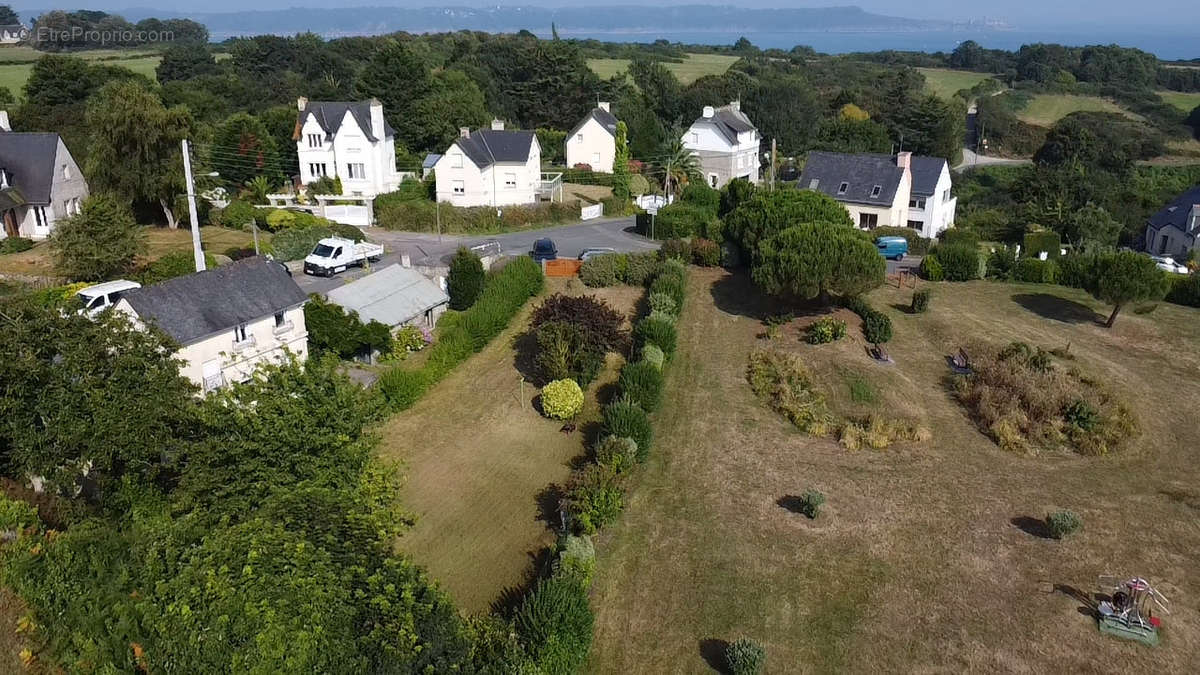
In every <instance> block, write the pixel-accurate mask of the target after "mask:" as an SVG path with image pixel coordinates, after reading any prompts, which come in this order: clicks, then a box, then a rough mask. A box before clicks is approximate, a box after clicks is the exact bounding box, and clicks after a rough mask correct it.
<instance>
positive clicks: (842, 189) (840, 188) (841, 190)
mask: <svg viewBox="0 0 1200 675" xmlns="http://www.w3.org/2000/svg"><path fill="white" fill-rule="evenodd" d="M849 189H850V184H849V183H845V182H843V183H842V184H841V185H839V186H838V194H839V195H844V194H846V190H849Z"/></svg>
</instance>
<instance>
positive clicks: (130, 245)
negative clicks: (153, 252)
mask: <svg viewBox="0 0 1200 675" xmlns="http://www.w3.org/2000/svg"><path fill="white" fill-rule="evenodd" d="M50 250H51V253H52V254H53V255H54V262H55V265H56V266H57V268H58V270H59V271H60V272H61V273H62V274H64V275H65V276H67V277H70V278H72V279H79V280H81V281H103V280H105V279H110V278H112V277H114V276H118V275H120V274H121V273H123V272H126V271H128V270H130V269H132V267H133V263H134V260H135V258H136V257H137V256H138V255H139V254H141V253H143V252H144V251H145V250H146V235H145V232H143V231H142V229H141V228H140V227H138V225H137V223H136V222H135V221H134V219H133V214H132V213H130V211H129V205H128V204H123V203H121V202H120V201H119V200H118V199H117V198H116V197H114V196H112V195H108V194H98V195H93V196H91V197H88V198H87V199H85V200H83V209H82V211H80V212H79V213H77V214H75V215H73V216H70V217H68V218H65V219H63V220H62V221H59V222H58V223H57V224H56V226H55V228H54V232H53V233H52V235H51V237H50Z"/></svg>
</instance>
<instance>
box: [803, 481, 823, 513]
mask: <svg viewBox="0 0 1200 675" xmlns="http://www.w3.org/2000/svg"><path fill="white" fill-rule="evenodd" d="M823 504H825V495H824V494H821V491H820V490H816V489H814V488H809V489H807V490H805V491H804V494H802V495H800V513H803V514H804V515H806V516H808V517H809V518H816V517H817V516H818V515H820V513H821V506H822V505H823Z"/></svg>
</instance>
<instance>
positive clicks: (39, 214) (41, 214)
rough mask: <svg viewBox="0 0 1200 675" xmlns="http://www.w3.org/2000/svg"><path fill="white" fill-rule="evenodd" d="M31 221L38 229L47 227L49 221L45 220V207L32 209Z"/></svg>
mask: <svg viewBox="0 0 1200 675" xmlns="http://www.w3.org/2000/svg"><path fill="white" fill-rule="evenodd" d="M33 219H34V221H35V224H36V225H37V226H38V227H49V226H50V221H49V220H48V219H47V218H46V207H44V206H35V207H33Z"/></svg>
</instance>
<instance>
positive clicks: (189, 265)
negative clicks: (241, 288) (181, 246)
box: [132, 251, 217, 286]
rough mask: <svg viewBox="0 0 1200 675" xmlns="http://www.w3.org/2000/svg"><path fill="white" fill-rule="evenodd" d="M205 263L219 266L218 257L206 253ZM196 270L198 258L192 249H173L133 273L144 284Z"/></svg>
mask: <svg viewBox="0 0 1200 675" xmlns="http://www.w3.org/2000/svg"><path fill="white" fill-rule="evenodd" d="M204 265H205V267H206V268H208V269H210V270H211V269H215V268H216V267H217V259H216V258H214V257H212V255H210V254H208V253H205V254H204ZM195 271H196V259H195V257H194V256H193V255H192V252H191V251H172V252H170V253H167V254H166V255H164V256H162V257H161V258H159V259H157V260H153V261H151V262H149V263H147V264H145V265H143V266H142V267H140V268H138V269H137V270H135V271H134V273H133V275H132V276H133V279H134V281H137V282H138V283H139V284H141V285H143V286H149V285H151V284H157V283H159V282H161V281H166V280H167V279H174V278H175V277H182V276H186V275H188V274H193V273H194V272H195Z"/></svg>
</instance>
